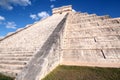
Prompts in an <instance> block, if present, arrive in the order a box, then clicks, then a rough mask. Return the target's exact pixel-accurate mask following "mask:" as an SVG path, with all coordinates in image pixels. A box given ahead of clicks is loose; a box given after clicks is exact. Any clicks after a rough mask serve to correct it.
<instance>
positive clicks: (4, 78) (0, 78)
mask: <svg viewBox="0 0 120 80" xmlns="http://www.w3.org/2000/svg"><path fill="white" fill-rule="evenodd" d="M0 80H14V78H11V77H8V76H5V75H2V74H0Z"/></svg>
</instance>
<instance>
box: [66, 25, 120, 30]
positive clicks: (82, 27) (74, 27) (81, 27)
mask: <svg viewBox="0 0 120 80" xmlns="http://www.w3.org/2000/svg"><path fill="white" fill-rule="evenodd" d="M119 27H120V24H112V25H104V26H98V25H94V26H91V25H90V24H88V25H72V24H71V25H67V27H66V31H79V30H87V29H100V28H113V29H114V28H119ZM118 30H119V29H118Z"/></svg>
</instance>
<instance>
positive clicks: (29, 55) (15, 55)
mask: <svg viewBox="0 0 120 80" xmlns="http://www.w3.org/2000/svg"><path fill="white" fill-rule="evenodd" d="M32 56H33V55H31V54H0V57H32Z"/></svg>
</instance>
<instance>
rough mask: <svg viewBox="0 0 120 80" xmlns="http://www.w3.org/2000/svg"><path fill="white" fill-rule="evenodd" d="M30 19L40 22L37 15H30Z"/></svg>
mask: <svg viewBox="0 0 120 80" xmlns="http://www.w3.org/2000/svg"><path fill="white" fill-rule="evenodd" d="M30 18H32V19H33V20H38V19H39V18H38V16H37V15H36V14H30Z"/></svg>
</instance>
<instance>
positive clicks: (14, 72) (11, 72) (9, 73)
mask: <svg viewBox="0 0 120 80" xmlns="http://www.w3.org/2000/svg"><path fill="white" fill-rule="evenodd" d="M20 72H21V70H10V69H3V68H0V73H2V74H4V75H7V76H11V77H15V76H17V75H18V73H20Z"/></svg>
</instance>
